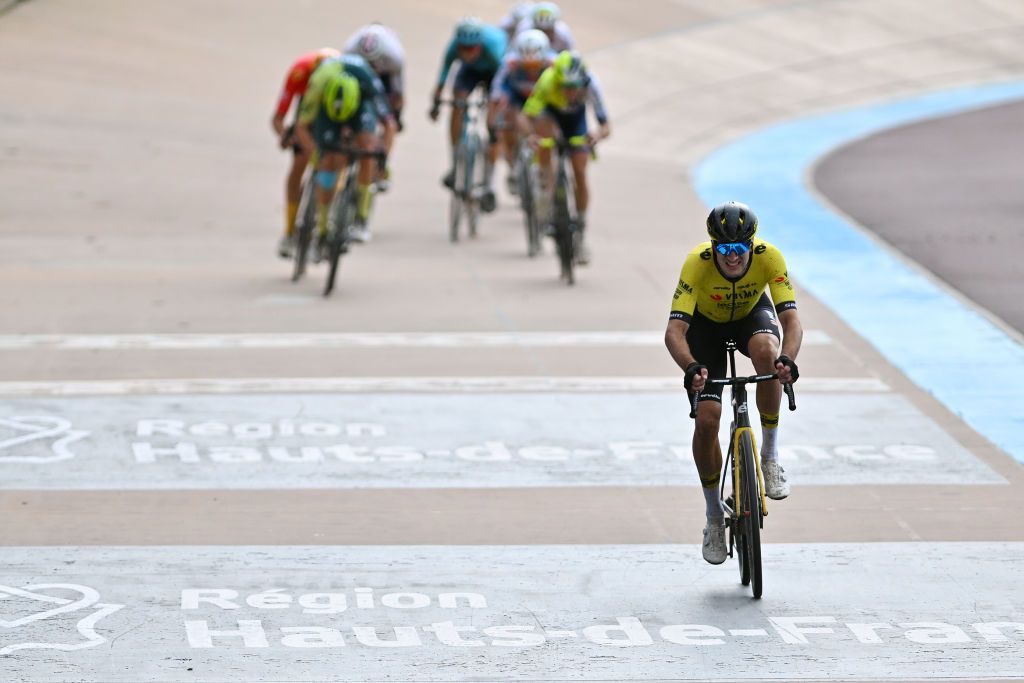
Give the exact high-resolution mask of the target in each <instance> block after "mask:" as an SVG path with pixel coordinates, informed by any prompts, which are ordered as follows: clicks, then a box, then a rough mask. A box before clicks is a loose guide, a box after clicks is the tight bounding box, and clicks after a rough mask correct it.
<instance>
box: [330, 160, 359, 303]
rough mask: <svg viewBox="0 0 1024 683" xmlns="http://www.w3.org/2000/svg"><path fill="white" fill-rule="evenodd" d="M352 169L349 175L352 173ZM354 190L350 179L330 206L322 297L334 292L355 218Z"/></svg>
mask: <svg viewBox="0 0 1024 683" xmlns="http://www.w3.org/2000/svg"><path fill="white" fill-rule="evenodd" d="M352 172H353V171H352V169H350V170H349V173H352ZM355 209H356V206H355V188H354V187H353V182H352V181H351V179H350V180H349V181H348V182H347V183H346V184H345V189H343V190H342V191H341V192H340V193H338V196H337V197H335V198H334V202H333V203H332V206H331V214H330V215H329V216H328V226H329V230H330V232H329V233H328V235H329V236H328V239H329V240H330V241H329V242H328V245H327V265H328V269H327V281H326V283H325V284H324V296H325V297H326V296H330V295H331V292H332V291H334V281H335V279H336V278H337V276H338V266H339V264H340V263H341V255H342V253H343V252H344V251H345V247H346V245H347V243H348V230H349V227H350V226H351V225H352V222H353V219H354V218H355V213H356V212H355Z"/></svg>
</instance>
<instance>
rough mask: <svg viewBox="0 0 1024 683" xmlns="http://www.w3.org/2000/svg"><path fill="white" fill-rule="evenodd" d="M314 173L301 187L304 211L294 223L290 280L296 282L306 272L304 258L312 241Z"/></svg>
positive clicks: (314, 191)
mask: <svg viewBox="0 0 1024 683" xmlns="http://www.w3.org/2000/svg"><path fill="white" fill-rule="evenodd" d="M315 175H316V174H315V173H312V174H310V177H309V178H308V179H307V180H306V184H305V185H304V186H303V188H302V193H301V195H300V196H301V197H302V199H303V200H304V201H305V205H304V206H303V209H304V211H302V214H301V215H300V216H299V221H298V225H296V230H297V234H296V236H295V237H296V239H295V256H294V257H293V258H292V261H293V266H292V282H298V281H299V280H300V279H301V278H302V276H303V274H305V272H306V259H307V257H308V256H309V245H310V243H311V242H312V241H313V228H314V226H315V224H316V189H315V187H314V186H315V181H314V178H315Z"/></svg>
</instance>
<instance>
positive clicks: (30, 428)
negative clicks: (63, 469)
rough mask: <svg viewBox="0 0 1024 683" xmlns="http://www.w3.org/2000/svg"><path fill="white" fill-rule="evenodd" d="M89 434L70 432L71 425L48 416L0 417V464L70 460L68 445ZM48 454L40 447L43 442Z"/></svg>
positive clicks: (82, 431) (77, 431) (72, 430)
mask: <svg viewBox="0 0 1024 683" xmlns="http://www.w3.org/2000/svg"><path fill="white" fill-rule="evenodd" d="M88 435H89V432H87V431H84V430H81V429H72V428H71V422H70V421H68V420H66V419H64V418H62V417H54V416H52V415H19V416H15V417H8V418H0V463H5V462H22V463H48V462H59V461H61V460H70V459H71V458H73V457H75V454H74V453H73V452H72V451H71V450H70V449H68V445H69V444H72V443H74V442H75V441H78V440H79V439H82V438H84V437H86V436H88ZM50 439H52V440H53V441H52V443H50V444H49V452H48V453H47V452H45V450H44V449H42V448H40V446H42V445H43V444H45V442H46V441H47V440H50Z"/></svg>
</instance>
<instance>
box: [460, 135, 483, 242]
mask: <svg viewBox="0 0 1024 683" xmlns="http://www.w3.org/2000/svg"><path fill="white" fill-rule="evenodd" d="M480 144H481V143H480V137H479V136H478V135H477V134H476V133H470V134H469V137H468V138H467V140H466V162H467V163H466V167H467V168H466V173H465V177H464V178H465V179H464V183H465V184H464V186H463V192H464V194H465V197H466V228H467V230H466V232H467V233H468V234H469V236H470V237H476V228H477V223H478V221H479V220H480V202H479V201H478V200H477V198H476V196H475V193H476V188H477V183H476V178H474V175H475V174H476V171H477V162H478V161H479V159H478V158H477V157H478V156H479V154H480Z"/></svg>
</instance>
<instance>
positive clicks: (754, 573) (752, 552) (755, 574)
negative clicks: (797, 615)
mask: <svg viewBox="0 0 1024 683" xmlns="http://www.w3.org/2000/svg"><path fill="white" fill-rule="evenodd" d="M740 457H742V458H743V460H742V462H743V466H742V467H741V468H740V486H741V487H742V490H743V512H742V516H741V517H740V523H741V524H742V525H743V526H744V534H743V535H744V537H745V541H746V546H747V548H746V550H747V552H746V553H745V554H746V560H747V561H746V564H747V567H748V570H749V574H750V587H751V590H752V591H753V593H754V597H755V598H760V597H761V593H762V590H763V588H764V576H763V574H762V571H761V492H760V491H759V490H758V485H757V463H756V461H755V460H754V444H753V441H752V440H751V438H750V433H749V432H744V433H743V434H741V435H740Z"/></svg>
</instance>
